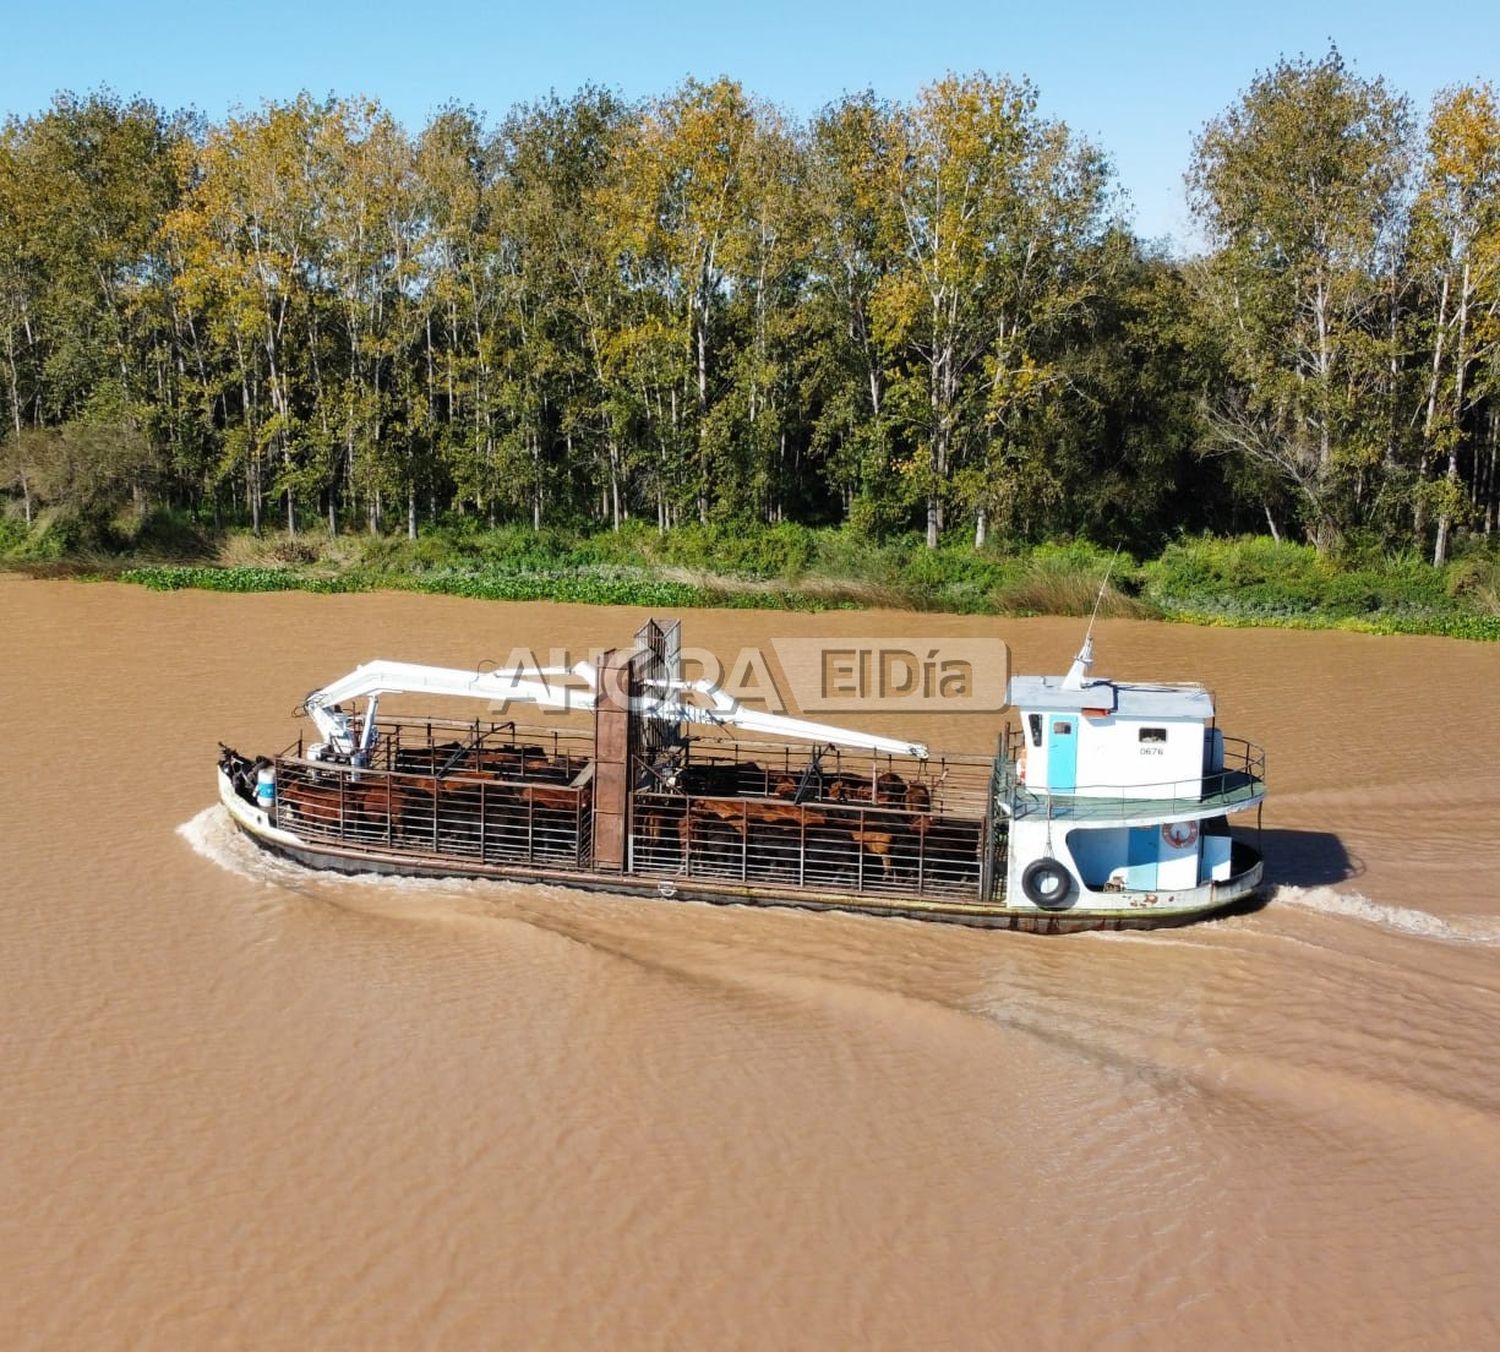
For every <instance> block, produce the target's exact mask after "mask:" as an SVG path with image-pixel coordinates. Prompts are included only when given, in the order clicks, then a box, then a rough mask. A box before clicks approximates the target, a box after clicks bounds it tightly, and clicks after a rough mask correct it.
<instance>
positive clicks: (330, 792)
mask: <svg viewBox="0 0 1500 1352" xmlns="http://www.w3.org/2000/svg"><path fill="white" fill-rule="evenodd" d="M381 723H382V732H381V737H380V740H378V741H377V743H376V745H375V747H374V754H373V755H372V757H371V761H370V764H368V765H363V766H356V765H353V764H351V763H349V762H348V761H333V760H312V759H310V758H308V757H307V756H305V755H304V754H303V751H304V748H303V747H302V745H301V743H300V742H299V743H297V744H296V745H295V747H289V748H288V749H287V752H286V753H284V754H283V755H281V756H278V757H276V758H275V773H276V794H275V799H274V809H273V811H274V821H275V825H277V826H278V827H281V828H283V829H285V830H287V831H291V832H293V833H295V834H296V835H298V836H300V837H302V838H304V839H307V840H311V841H319V840H322V841H327V842H338V843H340V844H343V845H352V846H355V847H356V848H361V849H365V850H368V851H371V852H378V853H388V854H397V855H403V856H409V857H416V858H430V859H434V860H448V859H454V858H467V859H475V860H480V861H483V862H486V863H529V864H545V865H549V866H557V867H564V868H582V867H586V866H587V864H588V862H589V856H590V847H591V841H592V823H593V786H592V772H591V765H592V760H591V758H590V757H589V756H587V755H579V754H575V752H574V751H573V750H570V749H569V748H568V747H567V745H566V743H565V742H564V741H563V740H561V736H563V735H560V740H559V741H558V743H557V744H556V747H555V748H552V747H543V745H542V744H541V743H538V742H528V741H525V740H524V734H525V731H526V730H523V729H509V728H508V727H507V728H504V729H501V728H498V727H497V728H496V729H495V731H496V732H497V733H498V732H501V731H503V732H504V733H505V735H506V736H508V737H509V738H510V740H509V741H504V742H502V741H499V740H498V739H497V740H494V741H490V740H488V739H487V738H484V737H481V738H480V739H479V742H478V745H480V746H481V747H482V749H483V750H484V752H485V755H484V756H483V757H482V758H471V759H468V760H465V761H464V762H463V763H457V762H455V760H454V753H455V751H456V750H459V749H461V748H463V747H464V746H465V745H467V744H466V743H464V742H462V741H461V742H459V744H458V747H454V746H452V745H450V741H451V739H448V738H443V737H441V736H440V735H439V734H441V733H442V732H444V731H451V730H452V728H453V727H454V726H456V727H458V728H463V727H465V726H472V725H463V724H458V725H450V726H449V727H448V728H446V729H445V728H444V727H443V725H441V724H440V723H439V722H438V721H437V720H433V721H432V724H431V727H432V729H433V732H432V733H431V734H430V735H429V734H428V732H427V720H421V724H420V730H421V735H420V736H418V735H415V734H414V733H413V732H412V731H411V730H410V729H408V728H404V727H402V726H392V727H390V728H389V730H386V729H385V727H384V724H385V720H381ZM487 731H489V730H487V729H481V733H484V732H487ZM403 733H405V734H406V736H405V739H404V742H403ZM538 748H541V750H540V751H539V752H537V754H529V753H531V752H534V751H537V749H538Z"/></svg>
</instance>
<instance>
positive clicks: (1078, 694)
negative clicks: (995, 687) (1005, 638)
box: [1009, 676, 1214, 722]
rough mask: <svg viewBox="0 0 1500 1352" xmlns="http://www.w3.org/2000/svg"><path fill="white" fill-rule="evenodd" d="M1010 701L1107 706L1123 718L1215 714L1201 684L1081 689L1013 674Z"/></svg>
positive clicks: (1056, 679)
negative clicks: (1072, 688)
mask: <svg viewBox="0 0 1500 1352" xmlns="http://www.w3.org/2000/svg"><path fill="white" fill-rule="evenodd" d="M1009 700H1010V703H1011V705H1012V706H1013V707H1014V708H1017V709H1067V710H1069V711H1076V712H1081V711H1082V710H1084V709H1104V710H1107V711H1108V712H1109V713H1112V714H1115V715H1116V716H1118V717H1120V718H1197V719H1202V720H1204V721H1205V722H1206V721H1207V720H1208V719H1210V718H1212V717H1213V716H1214V698H1213V696H1212V695H1211V694H1210V693H1209V692H1208V691H1207V690H1206V689H1205V688H1204V687H1203V686H1201V685H1188V684H1178V685H1162V684H1142V683H1136V682H1127V681H1106V680H1102V679H1100V680H1092V681H1085V682H1084V683H1083V686H1082V688H1081V689H1077V690H1071V689H1067V688H1065V687H1064V686H1063V678H1062V677H1061V676H1012V677H1011V678H1010V693H1009Z"/></svg>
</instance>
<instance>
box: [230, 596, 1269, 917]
mask: <svg viewBox="0 0 1500 1352" xmlns="http://www.w3.org/2000/svg"><path fill="white" fill-rule="evenodd" d="M679 653H680V628H679V626H678V625H677V624H675V623H673V624H665V625H664V624H659V623H656V622H654V621H653V622H651V623H649V624H648V625H646V627H645V628H644V629H643V630H642V631H641V633H640V634H639V635H638V636H637V640H636V643H635V645H634V646H633V647H632V648H630V649H621V650H616V651H611V652H608V653H605V654H604V655H603V656H602V658H601V659H600V660H599V662H598V663H597V664H596V665H590V664H588V663H579V664H578V665H576V666H574V667H572V668H569V669H567V670H563V669H555V670H548V669H541V670H537V669H530V670H521V669H494V670H489V671H469V670H462V669H451V668H442V667H430V666H419V665H414V664H410V663H402V662H371V663H368V664H366V665H364V666H361V667H359V668H358V669H356V670H355V671H353V672H351V673H350V674H349V675H348V676H346V677H344V678H342V679H341V680H338V681H335V682H333V683H332V684H331V685H328V686H325V687H324V688H322V689H321V690H318V691H315V692H313V693H312V694H311V695H309V696H308V697H307V699H306V701H305V702H304V705H303V712H305V713H306V715H307V716H308V717H309V718H310V719H311V721H312V723H313V725H314V726H315V728H316V730H317V734H318V736H317V740H316V741H313V742H310V743H306V744H305V743H304V741H303V739H302V738H300V737H299V739H298V740H297V742H296V743H295V744H293V745H292V746H289V747H287V748H286V749H285V750H283V751H282V752H281V754H280V755H276V756H270V757H256V758H252V757H247V756H243V755H241V754H240V753H239V752H237V751H235V750H233V749H231V748H229V747H227V746H223V745H222V744H221V754H220V758H219V766H218V787H219V795H220V798H221V800H222V802H223V804H224V805H225V807H226V808H227V809H228V811H229V813H230V816H231V817H232V818H233V820H234V822H235V823H236V824H237V825H238V826H239V828H240V829H242V830H243V831H244V832H245V833H246V834H248V835H249V836H250V837H251V838H252V839H253V840H255V841H256V842H258V843H259V844H260V845H261V846H263V847H265V848H266V849H268V850H271V851H274V852H276V853H278V854H281V855H284V856H287V857H289V858H291V859H293V860H296V861H298V862H300V863H302V864H305V865H308V866H310V867H314V868H322V869H334V870H339V871H342V872H346V873H363V872H377V873H391V874H405V875H417V876H436V877H455V876H457V877H482V878H496V879H508V880H511V881H519V882H533V883H540V882H545V883H555V884H564V885H568V886H574V887H583V888H593V889H598V890H604V891H609V892H615V893H635V894H646V895H652V896H659V897H663V898H682V899H691V900H699V901H710V902H737V903H749V904H762V905H790V906H801V907H813V908H836V909H842V910H851V911H861V912H867V913H872V914H882V915H900V916H908V917H914V918H924V919H946V920H957V921H962V922H968V923H971V924H980V925H989V926H997V927H1003V928H1011V929H1024V930H1037V931H1044V932H1058V931H1066V930H1078V929H1090V928H1107V929H1124V928H1148V927H1153V926H1160V925H1171V924H1181V923H1183V922H1185V921H1188V920H1192V919H1194V918H1197V917H1199V916H1202V915H1205V914H1208V913H1211V912H1214V911H1217V910H1221V909H1222V908H1224V907H1225V906H1227V905H1228V904H1230V903H1232V902H1234V901H1237V900H1240V899H1242V898H1245V897H1247V896H1249V895H1251V894H1253V893H1254V892H1256V891H1257V890H1258V888H1259V886H1260V883H1261V876H1262V859H1261V854H1260V850H1259V831H1258V826H1259V808H1260V805H1261V802H1262V800H1263V798H1264V795H1265V758H1264V755H1263V753H1262V752H1261V751H1260V749H1259V748H1258V747H1256V746H1254V745H1252V744H1251V743H1248V742H1243V741H1239V740H1236V739H1231V738H1226V737H1225V736H1224V735H1223V734H1222V733H1221V732H1220V731H1219V730H1218V728H1217V726H1216V724H1215V717H1214V704H1213V699H1212V696H1211V695H1210V693H1209V692H1208V691H1207V690H1205V689H1204V688H1203V687H1201V686H1198V685H1188V684H1149V685H1148V684H1140V683H1127V682H1121V681H1111V680H1106V679H1102V678H1096V677H1093V676H1091V675H1090V668H1091V666H1092V662H1093V654H1092V640H1091V638H1085V640H1084V646H1083V649H1082V650H1081V651H1080V653H1079V654H1078V657H1077V659H1075V661H1074V663H1073V665H1072V668H1071V669H1070V670H1069V672H1068V673H1067V674H1066V675H1064V676H1060V677H1050V676H1048V677H1037V676H1015V677H1012V678H1011V680H1010V684H1009V689H1008V698H1009V708H1010V712H1011V719H1010V722H1009V723H1008V724H1007V725H1006V726H1005V727H1004V728H1003V729H1002V730H1000V731H999V733H998V738H997V745H996V751H995V753H994V754H993V755H991V756H976V755H948V754H942V753H938V752H932V751H929V750H928V748H927V747H926V746H924V745H922V744H920V743H916V742H904V741H902V740H900V739H898V738H889V737H878V736H875V735H873V734H869V733H864V732H859V731H854V730H851V729H846V728H838V727H833V726H831V725H828V724H823V723H814V722H809V721H805V720H802V719H796V718H789V717H785V716H783V715H779V714H773V713H767V712H763V711H760V710H755V709H751V708H748V707H746V706H744V705H743V704H741V703H739V702H737V701H735V700H733V699H731V698H730V697H728V696H727V695H725V694H724V693H723V692H722V691H719V690H717V689H715V688H713V687H712V686H710V685H708V684H707V683H705V682H693V681H687V680H684V679H683V678H682V674H681V670H680V660H679ZM413 694H419V695H424V696H430V697H433V698H434V699H438V698H442V699H445V700H446V699H448V698H451V697H460V698H464V699H470V700H472V699H479V700H484V701H487V702H488V703H489V704H490V705H491V708H492V709H493V708H495V707H497V706H499V707H504V708H506V709H508V708H509V706H510V705H511V704H513V703H521V704H525V705H531V706H534V707H536V708H538V709H541V710H547V711H558V712H561V711H568V710H571V711H572V717H571V718H569V717H564V718H561V719H558V720H555V721H554V722H553V723H552V725H551V726H545V727H535V726H533V727H527V726H523V725H520V724H517V723H515V722H513V721H496V720H494V719H490V720H487V721H486V720H472V721H467V722H465V721H462V720H459V719H440V718H432V717H426V716H422V717H411V716H395V715H389V714H382V712H381V711H380V701H381V698H382V697H383V696H395V695H413ZM1251 810H1254V812H1255V818H1254V820H1255V824H1256V832H1255V840H1254V843H1252V842H1251V840H1250V839H1247V838H1244V837H1243V835H1239V836H1237V835H1233V834H1231V832H1230V828H1229V818H1230V817H1231V816H1232V815H1235V814H1243V813H1247V812H1249V811H1251Z"/></svg>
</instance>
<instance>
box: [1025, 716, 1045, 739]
mask: <svg viewBox="0 0 1500 1352" xmlns="http://www.w3.org/2000/svg"><path fill="white" fill-rule="evenodd" d="M1026 721H1027V722H1028V723H1030V724H1031V744H1032V746H1041V744H1042V716H1041V714H1027V715H1026Z"/></svg>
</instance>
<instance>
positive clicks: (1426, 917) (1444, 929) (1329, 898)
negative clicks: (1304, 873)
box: [1271, 887, 1500, 944]
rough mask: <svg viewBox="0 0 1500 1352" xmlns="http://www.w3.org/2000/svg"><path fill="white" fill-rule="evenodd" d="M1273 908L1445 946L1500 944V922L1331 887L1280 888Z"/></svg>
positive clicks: (1272, 900)
mask: <svg viewBox="0 0 1500 1352" xmlns="http://www.w3.org/2000/svg"><path fill="white" fill-rule="evenodd" d="M1271 904H1272V905H1273V906H1276V905H1282V906H1296V907H1298V908H1300V909H1301V910H1304V911H1316V912H1318V913H1319V914H1321V915H1335V916H1340V917H1343V918H1344V919H1347V920H1361V921H1363V922H1364V923H1366V924H1368V925H1378V926H1379V927H1380V928H1381V929H1385V930H1390V931H1392V932H1393V933H1396V934H1409V935H1412V936H1414V937H1415V938H1418V939H1436V940H1438V941H1440V942H1443V943H1458V944H1500V920H1497V919H1493V918H1491V917H1487V916H1460V915H1456V916H1441V915H1433V914H1432V912H1430V911H1422V910H1418V909H1417V908H1416V907H1414V906H1391V905H1387V904H1386V903H1385V902H1382V901H1372V900H1371V899H1370V898H1369V897H1366V896H1362V895H1361V894H1360V893H1358V892H1339V891H1336V890H1335V889H1333V888H1331V887H1278V888H1277V889H1276V891H1275V893H1274V894H1273V895H1272V897H1271Z"/></svg>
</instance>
